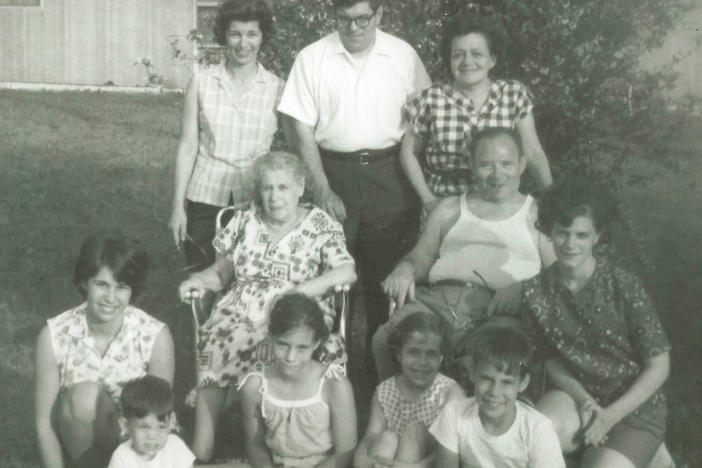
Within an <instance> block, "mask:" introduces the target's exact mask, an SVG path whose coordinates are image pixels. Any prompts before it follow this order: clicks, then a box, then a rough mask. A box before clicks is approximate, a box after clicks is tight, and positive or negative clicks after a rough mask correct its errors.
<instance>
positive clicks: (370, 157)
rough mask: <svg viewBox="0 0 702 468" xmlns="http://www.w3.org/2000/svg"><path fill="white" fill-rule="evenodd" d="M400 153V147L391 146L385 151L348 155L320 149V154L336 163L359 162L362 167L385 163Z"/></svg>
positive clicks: (363, 151)
mask: <svg viewBox="0 0 702 468" xmlns="http://www.w3.org/2000/svg"><path fill="white" fill-rule="evenodd" d="M399 153H400V145H399V144H398V145H395V146H390V147H389V148H383V149H362V150H358V151H350V152H348V153H344V152H340V151H331V150H328V149H324V148H321V147H320V148H319V154H320V155H321V156H322V157H323V158H327V159H333V160H335V161H345V162H358V163H359V164H360V165H361V166H368V165H369V164H373V163H377V162H380V161H384V160H385V159H389V158H394V157H396V156H397V155H398V154H399Z"/></svg>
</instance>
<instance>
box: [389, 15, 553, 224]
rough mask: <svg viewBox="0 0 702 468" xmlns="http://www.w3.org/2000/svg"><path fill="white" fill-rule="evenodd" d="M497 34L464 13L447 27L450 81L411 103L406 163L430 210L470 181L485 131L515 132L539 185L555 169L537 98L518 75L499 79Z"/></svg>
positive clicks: (443, 51)
mask: <svg viewBox="0 0 702 468" xmlns="http://www.w3.org/2000/svg"><path fill="white" fill-rule="evenodd" d="M496 36H497V34H496V33H495V30H494V28H492V27H491V26H490V22H489V21H487V20H486V19H485V18H477V17H476V16H475V15H471V16H470V17H465V16H460V17H458V18H456V19H455V20H454V21H451V22H450V23H448V24H447V27H446V29H445V31H444V34H443V37H442V40H441V56H442V59H443V62H444V63H445V65H446V67H447V69H448V70H449V71H450V78H449V79H448V80H444V81H438V82H436V83H434V84H433V85H431V86H430V87H428V88H426V89H425V90H423V91H422V92H421V93H419V94H418V95H417V96H416V97H415V98H414V99H413V100H411V101H410V102H409V103H408V104H407V105H406V106H405V108H404V114H405V118H406V120H407V122H408V127H407V132H406V133H405V136H404V139H403V141H402V148H401V151H400V161H401V163H402V167H403V168H404V170H405V172H406V174H407V177H408V179H409V180H410V182H411V183H412V185H413V187H414V189H415V190H416V191H417V195H418V196H419V197H420V199H421V200H422V203H423V205H424V209H425V212H429V211H431V209H432V208H434V207H435V206H436V204H437V203H438V202H439V200H440V199H441V198H442V197H448V196H452V195H460V194H461V193H464V192H466V191H468V190H469V187H470V182H471V171H470V155H471V153H472V151H471V140H472V135H474V134H475V133H476V132H478V131H480V130H483V129H485V128H493V127H504V128H511V129H515V130H516V132H517V133H518V134H519V137H520V139H521V146H522V151H523V153H524V156H525V157H526V159H527V168H528V170H529V172H530V173H531V175H532V176H533V177H534V179H535V180H536V182H537V184H538V185H539V186H540V188H546V187H548V186H549V185H551V171H550V168H549V163H548V159H547V158H546V155H545V153H544V150H543V148H542V147H541V143H540V142H539V137H538V135H537V133H536V127H535V125H534V117H533V115H532V108H533V103H532V95H531V93H530V92H529V90H528V89H527V88H526V86H524V85H523V84H522V83H520V82H518V81H515V80H493V79H491V77H490V72H491V71H492V69H493V68H494V66H495V64H496V63H497V58H496V49H497V46H498V44H497V41H496V39H497V37H496Z"/></svg>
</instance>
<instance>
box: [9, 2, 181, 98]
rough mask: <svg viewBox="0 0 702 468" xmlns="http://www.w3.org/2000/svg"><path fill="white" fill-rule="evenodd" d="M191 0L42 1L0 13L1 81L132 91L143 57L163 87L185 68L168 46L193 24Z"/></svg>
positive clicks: (141, 77)
mask: <svg viewBox="0 0 702 468" xmlns="http://www.w3.org/2000/svg"><path fill="white" fill-rule="evenodd" d="M194 1H195V0H44V1H43V4H42V7H41V8H36V7H34V8H0V81H20V82H39V83H70V84H91V85H101V84H105V83H107V82H112V83H114V84H116V85H122V86H135V85H144V84H146V76H147V75H146V72H145V70H144V67H143V66H135V65H134V63H135V62H137V61H138V60H139V59H140V58H141V57H148V58H149V59H150V60H151V62H152V63H153V64H154V71H155V72H156V73H158V74H160V75H162V76H163V77H164V78H165V79H166V80H167V85H168V86H174V87H183V86H185V84H186V83H187V80H188V78H189V75H190V70H191V66H190V64H189V63H187V62H183V61H174V60H173V59H172V57H171V48H170V46H169V41H170V40H172V39H174V38H178V39H179V40H180V44H181V46H185V45H186V39H185V37H186V35H187V33H188V32H189V31H190V30H191V29H192V28H193V25H194V17H193V16H194V6H193V2H194Z"/></svg>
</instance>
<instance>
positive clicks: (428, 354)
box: [354, 312, 465, 468]
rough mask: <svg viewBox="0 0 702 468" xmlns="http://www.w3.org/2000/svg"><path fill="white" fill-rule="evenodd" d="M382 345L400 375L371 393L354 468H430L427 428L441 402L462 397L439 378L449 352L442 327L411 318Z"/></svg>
mask: <svg viewBox="0 0 702 468" xmlns="http://www.w3.org/2000/svg"><path fill="white" fill-rule="evenodd" d="M388 342H389V346H390V349H391V351H392V352H393V353H394V354H395V357H396V358H397V361H398V363H399V365H400V373H399V374H397V375H395V376H393V377H390V378H389V379H387V380H385V381H383V382H382V383H381V384H380V385H378V387H377V388H376V391H375V395H374V396H373V401H372V403H371V414H370V420H369V422H368V427H367V428H366V434H365V436H364V437H363V440H362V441H361V443H360V444H359V445H358V449H357V450H356V454H355V458H354V463H355V466H356V467H358V468H366V467H368V468H370V467H377V466H393V467H400V466H403V467H409V466H412V467H429V466H433V462H434V450H435V443H434V442H433V438H432V437H431V436H430V435H429V432H428V428H429V426H430V425H431V424H432V423H433V422H434V420H435V419H436V417H437V416H438V415H439V412H440V411H441V409H442V408H443V407H444V405H445V404H446V402H448V401H450V400H453V399H455V398H458V397H462V396H465V394H464V392H463V389H462V388H461V386H460V385H458V384H457V383H456V382H455V381H454V380H452V379H450V378H449V377H446V376H445V375H443V374H441V373H439V367H440V366H441V362H442V361H443V357H444V355H445V354H446V353H447V352H448V349H447V348H448V346H449V340H448V334H447V330H446V326H445V325H444V323H443V321H442V319H441V318H439V317H438V316H436V315H433V314H426V313H423V312H415V313H413V314H411V315H408V316H407V317H406V318H404V319H403V320H402V321H401V322H400V323H399V324H398V325H397V327H396V328H395V329H394V331H393V332H392V334H391V335H390V336H389V337H388Z"/></svg>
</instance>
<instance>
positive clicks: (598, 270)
mask: <svg viewBox="0 0 702 468" xmlns="http://www.w3.org/2000/svg"><path fill="white" fill-rule="evenodd" d="M608 270H609V267H608V262H607V259H606V258H605V257H604V256H600V255H597V256H595V270H594V271H593V272H592V276H591V277H590V279H588V281H587V283H586V284H585V286H584V287H583V289H581V290H580V292H583V291H585V290H587V289H589V288H591V287H592V286H593V285H596V284H602V281H601V280H600V278H602V277H603V276H606V275H607V272H608ZM545 276H546V287H547V288H548V290H549V291H551V292H557V291H561V290H563V291H568V292H570V290H569V289H568V288H567V287H566V286H565V285H564V284H563V283H562V282H561V280H560V274H559V272H558V261H556V262H554V264H553V265H551V266H549V267H548V268H547V269H546V272H545Z"/></svg>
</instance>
